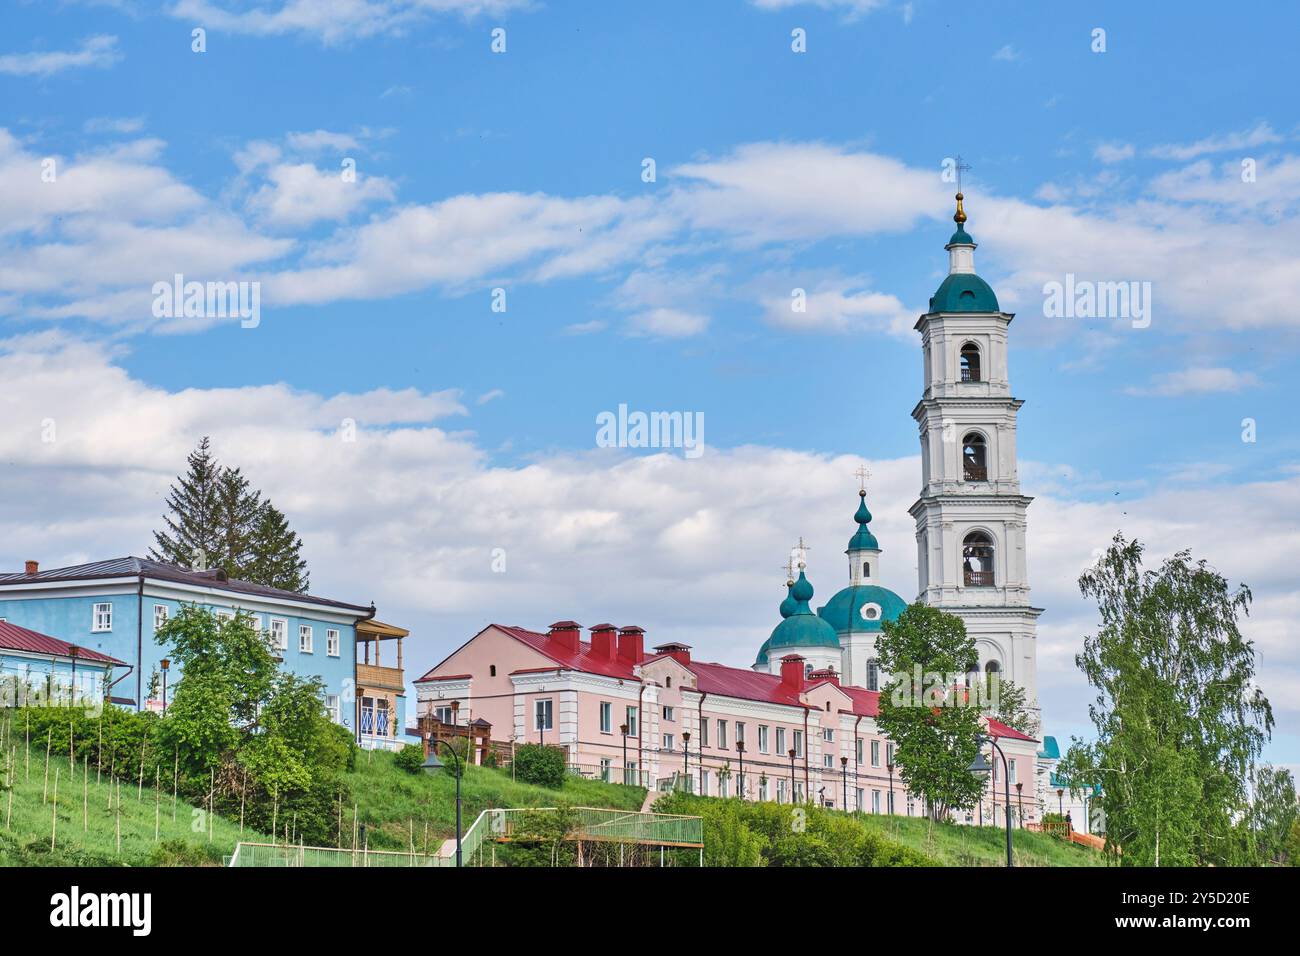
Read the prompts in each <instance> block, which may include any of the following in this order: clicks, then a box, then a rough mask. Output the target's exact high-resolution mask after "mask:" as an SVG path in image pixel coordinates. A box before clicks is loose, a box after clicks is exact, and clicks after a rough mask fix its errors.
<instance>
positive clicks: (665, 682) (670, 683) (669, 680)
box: [664, 677, 673, 687]
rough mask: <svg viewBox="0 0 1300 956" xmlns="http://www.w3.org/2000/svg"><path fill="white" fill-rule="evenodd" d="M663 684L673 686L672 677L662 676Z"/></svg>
mask: <svg viewBox="0 0 1300 956" xmlns="http://www.w3.org/2000/svg"><path fill="white" fill-rule="evenodd" d="M664 686H665V687H672V686H673V679H672V678H671V677H665V678H664Z"/></svg>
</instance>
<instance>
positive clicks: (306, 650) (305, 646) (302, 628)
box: [298, 624, 316, 654]
mask: <svg viewBox="0 0 1300 956" xmlns="http://www.w3.org/2000/svg"><path fill="white" fill-rule="evenodd" d="M304 638H305V640H304ZM298 653H300V654H314V653H316V637H315V631H313V630H312V626H311V625H310V624H299V625H298Z"/></svg>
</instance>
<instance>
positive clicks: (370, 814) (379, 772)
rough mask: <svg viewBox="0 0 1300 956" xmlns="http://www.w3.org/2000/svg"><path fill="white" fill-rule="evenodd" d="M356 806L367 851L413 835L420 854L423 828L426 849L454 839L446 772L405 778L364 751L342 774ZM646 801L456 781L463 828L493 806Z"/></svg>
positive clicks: (613, 790)
mask: <svg viewBox="0 0 1300 956" xmlns="http://www.w3.org/2000/svg"><path fill="white" fill-rule="evenodd" d="M344 779H345V780H346V781H347V783H348V786H349V788H350V789H351V791H352V795H353V799H354V800H355V802H356V812H357V815H358V821H359V822H360V823H364V824H365V825H366V835H367V838H368V842H369V846H370V849H372V850H407V849H409V848H410V845H409V844H410V840H411V838H412V835H413V836H414V842H415V849H416V851H417V852H421V853H422V852H424V850H425V833H426V824H427V832H428V846H429V849H430V850H434V849H436V848H437V847H438V845H439V844H440V843H441V841H442V840H444V839H447V838H448V837H451V836H454V835H455V832H456V830H455V826H456V781H455V779H454V778H453V777H452V776H450V775H449V774H447V773H445V772H441V771H440V772H438V773H436V774H428V773H419V774H410V773H407V772H406V771H404V770H401V769H399V768H398V767H397V766H396V765H395V764H394V762H393V755H392V754H390V753H385V752H383V751H367V752H365V753H362V754H359V755H358V756H357V767H356V770H355V771H353V772H352V773H348V774H344ZM644 799H645V790H643V789H642V788H640V787H625V786H622V785H620V784H613V783H602V782H601V781H598V780H588V779H584V778H581V777H568V778H566V779H565V782H564V787H563V789H560V790H550V789H548V788H546V787H537V786H533V785H531V784H527V783H521V782H518V781H516V780H512V779H511V777H510V772H509V771H508V770H506V771H501V770H493V769H490V768H488V767H466V768H465V777H464V779H463V780H462V781H461V802H462V805H463V809H462V825H463V826H464V827H465V828H466V829H468V828H469V826H470V824H472V823H473V822H474V820H475V818H476V817H477V816H478V815H479V814H480V813H481V812H483V811H484V810H488V809H492V808H496V807H553V806H556V805H557V804H568V805H569V806H585V807H609V808H612V809H616V810H639V809H641V804H642V802H643V801H644ZM351 818H352V811H351V809H350V808H349V809H347V810H345V818H344V821H343V832H344V841H343V842H344V843H345V844H346V843H348V841H349V840H350V835H349V834H350V828H351Z"/></svg>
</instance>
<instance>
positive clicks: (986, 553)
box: [753, 192, 1042, 711]
mask: <svg viewBox="0 0 1300 956" xmlns="http://www.w3.org/2000/svg"><path fill="white" fill-rule="evenodd" d="M956 198H957V212H956V214H955V215H954V216H953V220H954V221H955V222H956V223H957V230H956V231H955V232H954V233H953V234H952V237H951V238H950V239H949V240H948V244H947V245H946V246H945V247H944V248H945V249H946V250H947V252H948V275H947V276H946V277H945V278H944V280H943V282H942V283H940V285H939V288H938V289H937V290H936V291H935V293H934V295H933V296H931V297H930V308H929V311H927V312H926V313H925V314H924V315H922V316H921V317H920V318H919V319H918V320H917V322H916V326H915V327H916V329H917V331H919V332H920V333H921V349H922V355H923V360H924V377H923V387H922V392H921V400H920V401H919V402H917V404H916V407H915V408H914V409H913V410H912V417H913V418H914V419H915V420H916V423H917V426H918V431H919V438H920V443H921V493H920V496H919V497H918V498H917V500H916V502H915V503H914V504H913V505H912V507H911V508H910V514H911V515H912V517H913V518H914V519H915V521H916V548H917V570H918V576H919V580H918V582H917V600H920V601H924V602H925V603H926V604H930V605H932V606H934V607H938V608H942V609H943V610H945V611H948V612H950V613H952V614H956V615H957V616H958V617H960V618H961V619H962V620H963V621H964V622H965V624H966V632H967V634H969V635H970V636H971V637H972V638H974V640H975V648H976V652H977V653H978V655H979V661H978V667H979V668H980V670H981V671H983V672H984V673H986V674H998V675H1000V676H1001V677H1002V678H1003V679H1005V680H1010V681H1013V682H1014V683H1016V684H1017V685H1018V686H1020V687H1022V688H1024V690H1025V699H1026V701H1027V702H1028V703H1029V705H1030V706H1031V707H1032V708H1033V709H1034V710H1035V711H1037V710H1038V680H1037V647H1036V641H1035V634H1036V627H1037V620H1038V615H1039V614H1041V613H1042V609H1041V608H1036V607H1034V606H1032V605H1031V604H1030V603H1029V582H1028V579H1027V575H1026V570H1025V516H1026V512H1027V510H1028V508H1029V503H1030V501H1031V500H1032V499H1030V498H1028V497H1026V496H1025V495H1023V494H1021V493H1020V478H1019V474H1018V472H1017V468H1016V415H1017V413H1018V412H1019V411H1020V406H1021V404H1023V403H1022V402H1021V400H1020V399H1018V398H1015V397H1014V396H1013V395H1012V394H1011V386H1010V382H1009V378H1008V370H1007V328H1008V326H1009V325H1010V324H1011V320H1012V318H1013V316H1012V315H1011V314H1010V313H1008V312H1003V311H1002V310H1001V309H1000V308H999V307H998V299H997V296H996V295H995V294H994V292H993V289H992V288H990V286H989V284H988V283H987V282H985V281H984V280H983V279H981V278H980V277H979V276H978V275H977V274H976V272H975V240H974V239H973V238H971V235H970V233H968V232H967V231H966V213H965V211H964V210H963V209H962V200H963V198H964V197H963V196H962V194H961V193H960V192H959V193H957V197H956ZM858 494H859V499H860V500H859V503H858V509H857V512H856V513H855V514H854V515H853V520H854V521H855V522H856V523H857V530H856V531H854V532H853V536H852V537H851V538H849V543H848V547H847V548H846V549H845V552H844V553H845V554H846V555H847V556H848V559H849V583H848V586H847V587H845V588H843V589H841V590H840V591H838V592H836V594H835V595H834V596H833V597H832V598H831V599H830V600H829V601H827V602H826V604H824V605H823V606H821V607H819V608H817V610H816V611H814V610H813V607H812V604H811V603H810V602H811V601H812V598H813V586H812V584H811V582H809V580H808V578H807V576H806V574H805V569H804V563H805V553H804V549H803V547H802V542H801V546H800V547H797V548H796V549H795V551H794V554H793V555H792V557H791V563H790V572H791V573H790V578H789V580H788V581H787V584H786V589H787V595H786V598H785V600H784V601H783V602H782V603H781V608H780V612H781V622H780V623H779V624H777V626H776V627H775V628H774V629H773V631H772V635H771V637H769V638H768V639H767V640H766V641H765V642H764V643H763V646H762V647H761V648H760V649H759V652H758V656H757V657H756V658H755V660H754V665H753V669H754V670H755V671H758V672H760V673H779V672H780V669H781V659H782V658H783V657H785V656H786V655H788V654H798V655H799V656H801V657H802V658H803V659H804V662H805V665H804V666H805V668H806V669H807V670H808V672H809V673H813V672H817V671H828V670H834V671H836V672H837V673H838V674H840V675H842V678H843V680H844V681H845V682H846V683H848V684H851V685H856V686H858V687H865V688H867V689H868V690H878V689H879V684H880V675H879V672H878V669H877V666H876V636H877V635H878V634H879V633H880V632H881V628H882V626H883V624H884V622H885V621H892V620H896V619H897V618H898V615H899V614H901V613H902V612H903V610H904V608H906V607H907V601H905V600H904V599H903V598H901V597H900V596H899V595H897V594H895V593H894V592H893V591H891V590H889V589H888V588H885V587H881V586H880V585H879V584H878V583H877V582H878V581H879V579H880V556H881V550H882V549H881V547H880V544H879V542H878V541H877V540H876V537H875V535H874V534H872V532H871V528H870V524H871V512H870V510H869V509H868V508H867V501H866V490H865V487H864V489H863V490H861V491H859V493H858ZM796 572H797V577H796Z"/></svg>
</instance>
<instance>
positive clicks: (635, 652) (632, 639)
mask: <svg viewBox="0 0 1300 956" xmlns="http://www.w3.org/2000/svg"><path fill="white" fill-rule="evenodd" d="M618 656H619V659H621V660H624V661H627V662H628V663H629V664H640V663H641V662H642V661H643V660H645V628H644V627H637V626H636V625H635V624H633V625H632V626H630V627H620V628H619V629H618Z"/></svg>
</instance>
